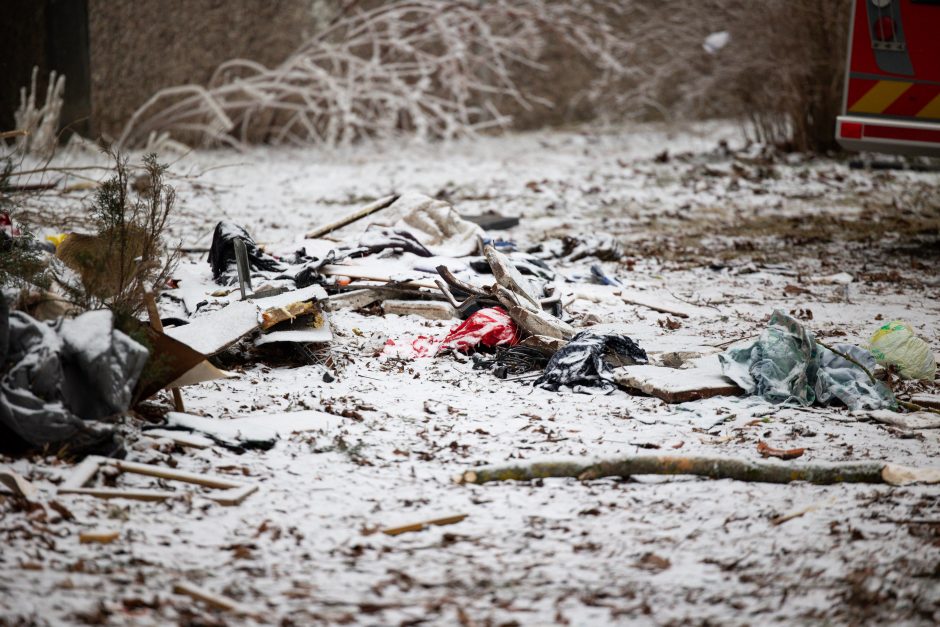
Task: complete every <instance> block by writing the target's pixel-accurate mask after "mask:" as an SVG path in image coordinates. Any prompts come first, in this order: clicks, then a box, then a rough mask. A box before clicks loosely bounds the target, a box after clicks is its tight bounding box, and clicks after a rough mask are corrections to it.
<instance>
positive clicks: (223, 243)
mask: <svg viewBox="0 0 940 627" xmlns="http://www.w3.org/2000/svg"><path fill="white" fill-rule="evenodd" d="M236 237H238V238H241V239H242V241H244V242H245V249H246V250H247V251H248V266H249V267H250V268H251V269H252V270H259V271H266V272H281V271H283V270H284V266H282V265H281V264H280V263H279V262H278V260H277V259H275V258H274V257H272V256H271V255H269V254H267V253H266V252H264V251H262V250H261V249H260V248H258V245H257V244H255V240H253V239H251V235H249V234H248V231H246V230H245V229H244V228H242V227H240V226H238V225H237V224H234V223H232V222H224V221H223V222H219V223H218V224H216V225H215V231H214V232H213V233H212V246H211V247H210V248H209V265H210V266H212V278H213V279H215V281H216V282H218V281H219V279H220V278H222V276H223V275H225V274H226V273H227V272H228V271H229V269H230V268H232V267H233V266H234V265H235V243H234V240H235V238H236Z"/></svg>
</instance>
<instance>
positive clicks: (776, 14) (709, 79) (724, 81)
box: [607, 0, 851, 151]
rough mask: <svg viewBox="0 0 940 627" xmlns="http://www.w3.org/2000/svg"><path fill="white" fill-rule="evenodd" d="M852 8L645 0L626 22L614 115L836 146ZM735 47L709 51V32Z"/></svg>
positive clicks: (743, 0) (806, 145) (831, 2)
mask: <svg viewBox="0 0 940 627" xmlns="http://www.w3.org/2000/svg"><path fill="white" fill-rule="evenodd" d="M850 9H851V0H763V1H761V2H752V1H748V0H701V1H700V2H694V3H692V2H685V1H681V2H680V1H679V0H664V1H662V2H653V1H652V0H641V1H639V2H637V4H636V5H635V6H634V7H633V8H632V9H631V12H630V17H631V20H630V22H629V23H623V24H621V26H622V31H623V37H624V38H625V39H626V40H627V41H629V42H630V43H629V47H630V51H631V54H630V57H629V65H630V68H629V70H628V72H626V73H625V74H624V77H625V82H623V83H622V84H621V85H620V87H619V89H617V90H614V91H613V92H612V93H613V94H614V97H613V98H612V99H611V100H610V101H608V103H607V109H608V111H625V112H630V113H631V114H633V115H634V116H637V117H659V116H661V117H663V118H666V119H674V118H693V119H694V118H701V117H733V118H737V119H740V120H741V121H742V122H743V123H744V125H745V128H746V130H747V131H748V133H749V135H750V137H751V138H753V139H755V140H756V141H760V142H765V143H769V144H775V145H779V146H783V147H788V148H792V149H796V150H811V151H818V150H827V149H830V148H834V147H835V140H834V133H835V118H836V116H837V115H838V113H839V110H840V107H841V103H842V85H843V78H844V71H845V56H846V48H847V35H848V27H849V15H850ZM719 31H726V32H727V33H728V34H729V36H730V39H729V42H728V43H727V45H725V46H724V47H723V48H721V49H720V50H717V51H713V52H712V53H709V52H706V51H705V50H704V48H703V43H704V41H705V38H706V37H707V36H708V35H709V34H710V33H713V32H719Z"/></svg>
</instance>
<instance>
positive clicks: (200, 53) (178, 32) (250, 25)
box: [88, 0, 313, 137]
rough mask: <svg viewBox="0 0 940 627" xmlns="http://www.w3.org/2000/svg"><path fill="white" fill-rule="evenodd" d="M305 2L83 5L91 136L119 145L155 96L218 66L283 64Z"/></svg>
mask: <svg viewBox="0 0 940 627" xmlns="http://www.w3.org/2000/svg"><path fill="white" fill-rule="evenodd" d="M310 7H311V2H310V0H88V22H89V24H88V28H89V39H90V44H89V45H90V48H91V50H90V57H91V101H92V115H93V120H94V131H93V132H94V134H99V133H100V134H104V135H106V136H111V137H116V136H117V135H118V134H119V133H120V131H121V129H122V128H123V124H124V122H125V121H126V120H127V119H128V118H129V117H130V115H131V114H132V113H133V112H134V110H135V109H137V107H138V106H140V105H141V104H143V103H144V102H145V101H146V100H147V99H148V98H149V97H150V96H151V95H153V93H154V92H155V91H157V90H158V89H160V88H162V87H168V86H171V85H179V84H183V83H199V84H205V83H206V82H207V81H208V80H209V77H210V76H211V75H212V71H213V70H214V69H215V68H216V67H217V66H218V65H219V64H220V63H222V62H223V61H226V60H228V59H231V58H234V57H247V58H250V59H253V60H255V61H258V62H260V63H263V64H266V65H274V64H276V63H278V62H280V61H281V60H283V59H284V58H285V57H286V56H287V55H288V54H289V53H290V52H291V50H293V49H294V48H295V47H296V46H297V45H298V44H299V43H300V41H301V39H302V38H303V35H304V34H305V33H306V32H307V31H308V30H309V29H310V28H311V26H312V25H313V20H312V16H311V14H310Z"/></svg>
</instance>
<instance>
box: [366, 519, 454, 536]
mask: <svg viewBox="0 0 940 627" xmlns="http://www.w3.org/2000/svg"><path fill="white" fill-rule="evenodd" d="M467 516H468V514H456V515H454V516H446V517H444V518H435V519H434V520H425V521H423V522H417V523H412V524H410V525H402V526H401V527H389V528H388V529H383V530H382V533H384V534H385V535H389V536H397V535H398V534H401V533H408V532H409V531H423V530H425V529H427V528H428V527H430V526H431V525H436V526H442V525H454V524H457V523H459V522H460V521H461V520H463V519H464V518H466V517H467Z"/></svg>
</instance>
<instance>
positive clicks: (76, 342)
mask: <svg viewBox="0 0 940 627" xmlns="http://www.w3.org/2000/svg"><path fill="white" fill-rule="evenodd" d="M0 319H4V322H3V323H0V332H5V338H4V340H3V341H0V348H4V350H3V352H2V353H0V370H2V371H3V372H4V374H3V377H2V378H0V425H2V426H3V427H5V428H6V429H9V430H10V431H12V432H13V433H14V434H15V435H16V436H18V437H19V438H20V439H21V440H23V441H24V442H26V443H27V444H29V445H31V446H36V447H39V446H45V445H54V446H68V448H69V450H70V451H71V452H80V451H83V450H89V449H92V448H95V449H100V448H101V447H104V449H105V450H107V449H108V448H109V447H110V448H113V446H111V445H112V443H113V440H114V437H113V427H111V426H110V425H103V424H95V423H94V422H86V421H97V420H99V419H101V418H105V417H107V416H111V415H113V414H117V413H120V412H122V411H126V410H127V408H128V405H129V404H130V402H131V397H132V394H133V389H134V385H135V384H136V383H137V379H138V377H139V376H140V373H141V372H142V370H143V368H144V365H145V364H146V362H147V359H148V353H147V349H146V348H144V347H143V346H141V345H140V344H138V343H137V342H135V341H134V340H132V339H131V338H130V337H128V336H127V335H125V334H124V333H121V332H120V331H118V330H116V329H114V328H113V318H112V314H111V312H110V311H107V310H101V311H91V312H87V313H84V314H82V315H80V316H78V317H77V318H74V319H71V320H70V319H61V320H59V322H57V323H56V324H55V325H49V324H45V323H42V322H39V321H38V320H35V319H34V318H32V317H30V316H29V315H27V314H25V313H23V312H19V311H14V312H12V313H10V312H8V310H7V308H6V305H5V302H2V297H0Z"/></svg>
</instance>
